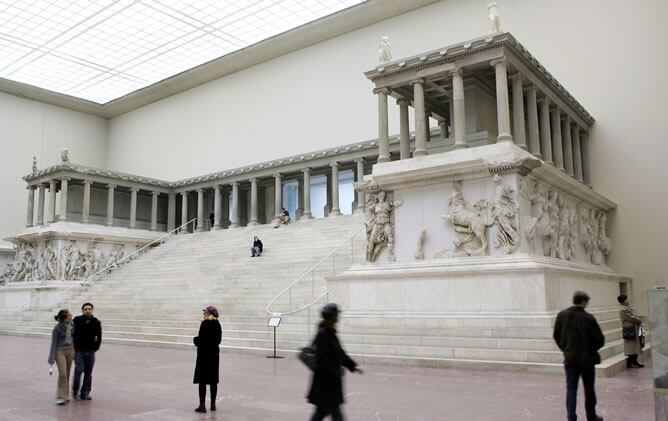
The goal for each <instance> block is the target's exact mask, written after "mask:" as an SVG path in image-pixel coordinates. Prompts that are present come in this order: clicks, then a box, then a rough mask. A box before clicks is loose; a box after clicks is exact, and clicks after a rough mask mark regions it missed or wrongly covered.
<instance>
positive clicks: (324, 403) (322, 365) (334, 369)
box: [308, 303, 364, 421]
mask: <svg viewBox="0 0 668 421" xmlns="http://www.w3.org/2000/svg"><path fill="white" fill-rule="evenodd" d="M321 314H322V319H323V320H322V322H320V327H319V329H318V334H317V336H316V337H315V340H314V341H313V348H314V349H315V350H316V369H315V371H314V372H313V380H312V381H311V390H310V391H309V394H308V401H309V403H312V404H313V405H315V406H316V409H315V412H314V413H313V416H312V417H311V421H320V420H323V419H324V418H325V417H326V416H327V415H331V416H332V420H333V421H341V420H343V414H341V404H342V403H343V402H344V401H343V381H342V377H343V367H346V368H347V369H348V370H350V371H351V372H357V373H360V374H363V373H364V370H362V368H361V367H359V366H358V365H357V364H356V363H355V361H353V360H352V359H351V358H350V357H349V356H348V354H346V352H345V351H344V350H343V348H341V344H340V343H339V339H338V338H337V337H336V322H337V321H338V316H339V308H338V306H337V305H336V304H334V303H330V304H327V305H326V306H325V307H323V309H322V313H321Z"/></svg>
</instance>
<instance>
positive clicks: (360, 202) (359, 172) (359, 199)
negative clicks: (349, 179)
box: [355, 158, 364, 212]
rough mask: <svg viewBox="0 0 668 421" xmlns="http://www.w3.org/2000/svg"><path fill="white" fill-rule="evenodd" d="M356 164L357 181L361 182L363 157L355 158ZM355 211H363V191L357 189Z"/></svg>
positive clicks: (362, 178)
mask: <svg viewBox="0 0 668 421" xmlns="http://www.w3.org/2000/svg"><path fill="white" fill-rule="evenodd" d="M355 163H356V164H357V182H358V183H361V182H362V181H364V158H358V159H356V160H355ZM355 191H356V192H357V211H358V212H364V192H361V191H357V190H355Z"/></svg>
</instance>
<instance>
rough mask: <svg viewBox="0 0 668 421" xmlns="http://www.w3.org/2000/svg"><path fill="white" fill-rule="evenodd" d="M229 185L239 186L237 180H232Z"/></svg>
mask: <svg viewBox="0 0 668 421" xmlns="http://www.w3.org/2000/svg"><path fill="white" fill-rule="evenodd" d="M230 186H232V187H235V186H236V187H239V182H238V181H233V182H231V183H230Z"/></svg>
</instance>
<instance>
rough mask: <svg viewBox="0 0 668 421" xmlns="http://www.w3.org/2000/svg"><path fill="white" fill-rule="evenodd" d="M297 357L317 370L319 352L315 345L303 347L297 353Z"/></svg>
mask: <svg viewBox="0 0 668 421" xmlns="http://www.w3.org/2000/svg"><path fill="white" fill-rule="evenodd" d="M297 358H299V361H301V362H302V363H304V365H305V366H306V367H308V368H309V369H310V370H311V371H315V369H316V368H317V367H318V361H317V353H316V350H315V348H314V347H313V345H311V346H307V347H304V348H302V349H301V351H299V354H297Z"/></svg>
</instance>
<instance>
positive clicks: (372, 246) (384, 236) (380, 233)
mask: <svg viewBox="0 0 668 421" xmlns="http://www.w3.org/2000/svg"><path fill="white" fill-rule="evenodd" d="M402 203H403V202H401V201H387V200H386V199H385V192H384V191H382V190H381V191H379V192H378V193H375V194H369V195H368V198H367V201H366V206H365V215H366V222H365V225H366V232H367V250H366V260H367V261H368V262H375V261H376V259H377V258H378V256H379V254H380V252H381V251H382V250H383V249H384V248H385V247H387V249H388V252H389V260H390V261H394V260H395V256H394V225H393V224H392V212H393V211H394V209H395V208H397V207H399V206H401V204H402Z"/></svg>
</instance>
